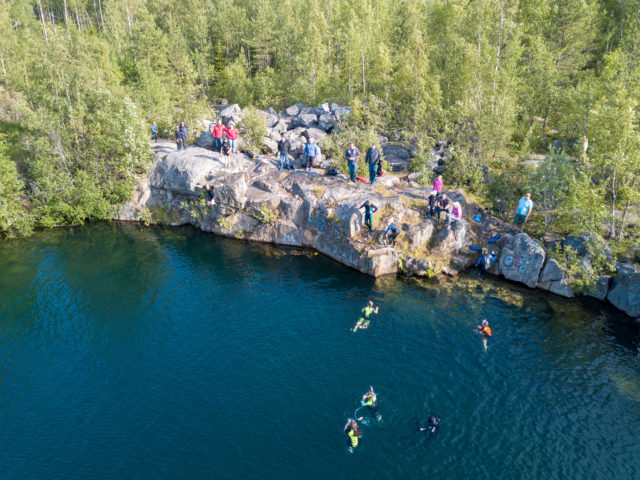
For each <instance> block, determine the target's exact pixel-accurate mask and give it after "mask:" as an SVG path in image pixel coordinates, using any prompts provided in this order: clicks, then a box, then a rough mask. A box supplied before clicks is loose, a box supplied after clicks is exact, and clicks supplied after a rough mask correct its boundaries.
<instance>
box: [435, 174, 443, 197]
mask: <svg viewBox="0 0 640 480" xmlns="http://www.w3.org/2000/svg"><path fill="white" fill-rule="evenodd" d="M442 185H444V183H443V181H442V175H438V176H437V177H436V179H435V180H434V181H433V191H434V192H436V193H440V191H441V190H442Z"/></svg>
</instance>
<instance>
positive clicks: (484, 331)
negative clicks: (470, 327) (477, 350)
mask: <svg viewBox="0 0 640 480" xmlns="http://www.w3.org/2000/svg"><path fill="white" fill-rule="evenodd" d="M478 333H479V334H480V335H482V344H483V345H484V349H485V350H486V349H487V339H488V338H489V337H490V336H492V335H493V333H492V332H491V327H490V326H489V322H487V320H486V319H484V320H482V324H481V325H478Z"/></svg>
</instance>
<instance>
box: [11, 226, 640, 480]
mask: <svg viewBox="0 0 640 480" xmlns="http://www.w3.org/2000/svg"><path fill="white" fill-rule="evenodd" d="M0 294H1V298H2V303H1V305H0V432H1V434H0V466H1V468H0V478H2V479H113V478H127V479H149V478H153V479H201V478H215V479H218V478H220V479H226V478H229V479H231V478H233V479H235V478H242V479H247V478H248V479H282V478H303V477H304V478H308V479H331V478H335V479H338V478H353V479H356V478H364V477H368V478H393V479H408V478H427V477H428V478H430V479H467V478H474V479H496V478H498V479H520V478H522V479H529V478H537V479H586V478H589V479H592V478H594V479H595V478H607V479H632V478H640V476H639V475H640V474H639V473H638V472H639V467H640V442H639V439H640V356H639V352H640V347H639V345H640V330H639V328H638V326H637V325H635V324H633V323H631V321H630V320H629V319H627V318H624V317H622V316H621V315H619V314H616V313H615V312H612V311H610V310H607V309H606V308H605V307H603V306H602V305H600V304H598V303H595V302H594V303H580V302H576V301H569V300H563V299H559V298H556V297H552V296H547V295H541V294H539V293H536V292H533V291H530V290H527V289H520V288H518V287H514V286H512V285H507V284H504V283H491V282H487V283H480V282H477V281H476V280H475V277H474V276H468V277H463V278H461V279H459V280H458V281H456V282H447V283H444V284H442V285H435V284H430V283H428V282H420V281H414V280H409V279H381V280H374V279H372V278H369V277H367V276H364V275H361V274H359V273H356V272H354V271H352V270H349V269H347V268H344V267H342V266H340V265H337V264H335V263H334V262H332V261H330V260H328V259H326V258H324V257H322V256H321V255H317V256H316V255H313V253H311V252H308V251H302V250H291V249H288V250H284V249H276V248H273V247H269V246H264V245H251V244H247V243H244V242H239V241H234V240H227V239H220V238H216V237H213V236H210V235H207V234H204V233H201V232H197V231H194V230H192V229H182V228H180V229H159V228H141V227H139V226H136V225H119V224H106V225H92V226H87V227H83V228H73V229H64V230H56V231H49V232H45V233H42V234H39V235H36V236H34V237H33V238H30V239H27V240H22V241H14V242H9V243H4V244H2V245H1V246H0ZM368 298H372V299H374V300H375V301H376V303H378V304H379V305H380V313H379V315H377V316H376V317H375V319H374V320H373V321H372V325H371V327H370V328H369V330H367V331H359V332H358V333H355V334H354V333H351V332H349V328H350V327H352V326H353V324H354V323H355V321H356V320H357V319H358V317H359V311H360V308H362V306H364V304H365V302H366V300H367V299H368ZM483 317H487V318H489V319H490V321H491V326H492V328H493V331H494V336H493V337H492V338H491V339H490V341H489V345H488V350H487V351H486V352H485V351H484V349H483V347H482V342H481V340H480V338H479V336H478V335H477V334H476V333H475V332H474V326H475V325H476V324H477V323H479V320H480V319H481V318H483ZM369 385H374V386H375V388H376V391H377V392H378V394H379V403H380V409H379V413H380V415H381V420H380V421H377V420H372V419H367V421H366V424H365V425H363V426H362V429H363V436H362V438H361V441H360V446H359V447H358V448H357V449H356V450H355V452H353V453H349V451H348V449H347V443H346V438H345V437H344V435H343V433H342V427H343V426H344V423H345V421H346V418H347V417H348V416H349V415H352V414H353V411H354V409H355V407H356V406H357V405H358V400H359V398H360V396H361V395H362V394H363V393H364V392H365V391H366V390H367V389H368V387H369ZM425 408H427V409H430V410H433V411H434V412H436V413H437V414H438V415H439V416H440V417H441V418H442V424H441V430H440V433H439V435H438V436H437V437H436V438H434V439H431V440H428V441H425V437H424V436H421V435H420V434H418V433H416V432H415V428H414V426H413V418H414V417H416V416H420V417H421V418H424V411H425Z"/></svg>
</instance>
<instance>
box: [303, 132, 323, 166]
mask: <svg viewBox="0 0 640 480" xmlns="http://www.w3.org/2000/svg"><path fill="white" fill-rule="evenodd" d="M304 154H305V156H306V157H307V172H310V171H311V169H312V168H313V161H314V160H315V159H316V158H317V157H319V156H320V147H319V146H318V144H317V143H316V140H315V139H314V138H313V137H311V138H310V139H309V141H308V142H307V144H306V145H305V147H304Z"/></svg>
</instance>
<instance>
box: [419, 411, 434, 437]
mask: <svg viewBox="0 0 640 480" xmlns="http://www.w3.org/2000/svg"><path fill="white" fill-rule="evenodd" d="M428 415H429V416H428V418H427V426H426V427H423V426H421V425H420V421H419V420H418V419H417V418H416V419H415V422H416V430H417V431H418V432H427V433H428V434H429V435H430V436H435V435H436V434H437V433H438V430H439V429H440V427H439V426H438V425H440V419H439V418H438V417H436V416H435V415H434V414H433V413H431V412H428Z"/></svg>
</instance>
